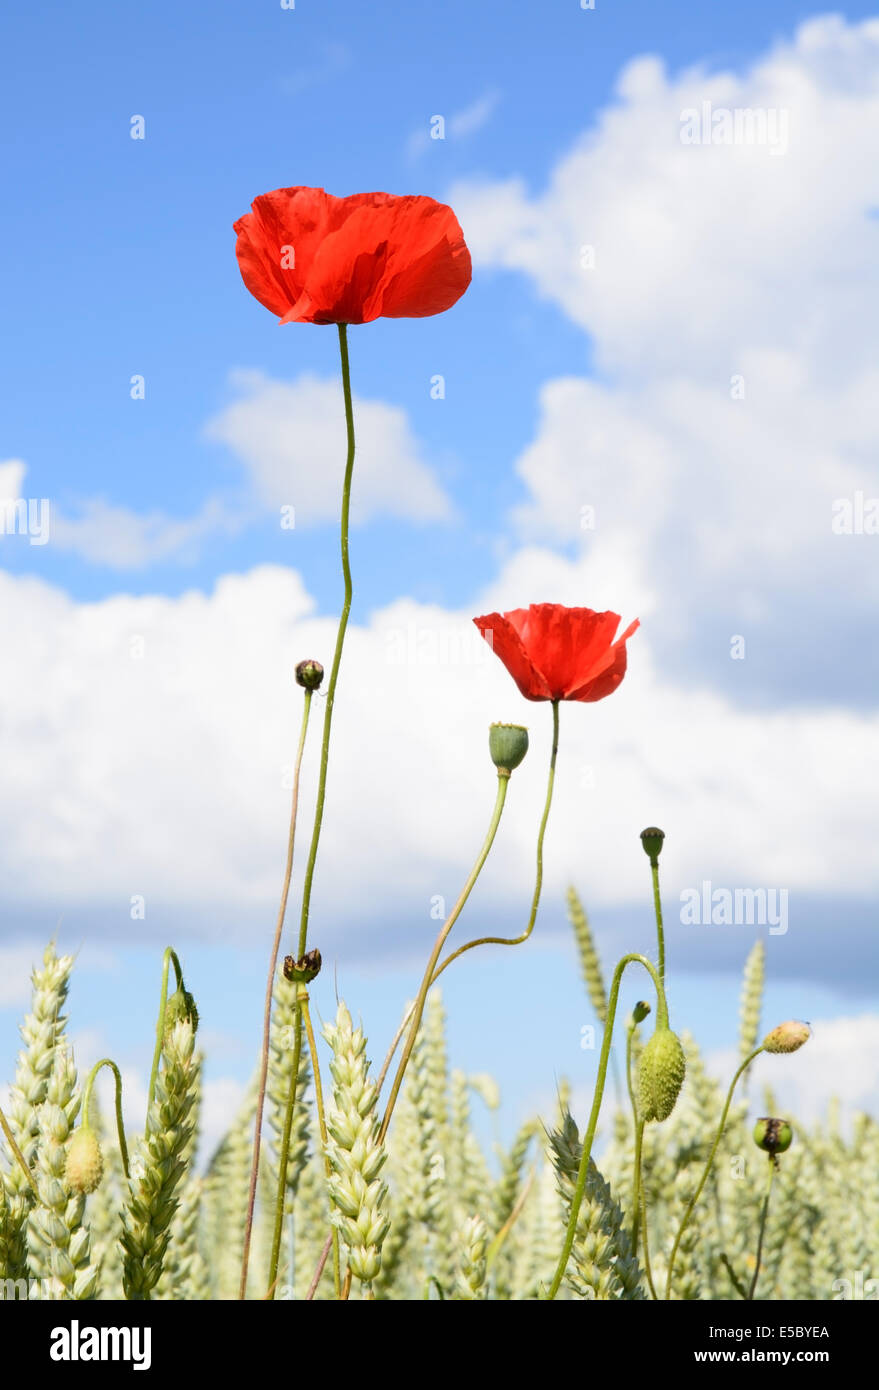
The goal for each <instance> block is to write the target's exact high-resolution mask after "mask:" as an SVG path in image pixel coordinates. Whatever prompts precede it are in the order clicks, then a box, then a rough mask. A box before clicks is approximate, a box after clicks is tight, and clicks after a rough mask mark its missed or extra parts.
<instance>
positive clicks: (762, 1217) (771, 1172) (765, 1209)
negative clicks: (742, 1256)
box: [748, 1154, 778, 1300]
mask: <svg viewBox="0 0 879 1390" xmlns="http://www.w3.org/2000/svg"><path fill="white" fill-rule="evenodd" d="M777 1166H778V1163H777V1160H776V1158H775V1155H774V1154H770V1157H769V1182H768V1184H767V1187H766V1196H765V1197H764V1199H763V1210H762V1212H761V1213H760V1234H759V1236H758V1238H757V1263H756V1265H755V1266H754V1276H753V1278H752V1279H751V1286H750V1288H749V1289H748V1298H749V1300H751V1299H753V1297H754V1292H755V1290H756V1288H757V1280H758V1278H759V1277H760V1261H761V1260H762V1259H763V1237H764V1236H765V1234H766V1217H767V1215H768V1214H769V1198H770V1197H771V1196H772V1180H773V1178H774V1177H775V1170H776V1168H777Z"/></svg>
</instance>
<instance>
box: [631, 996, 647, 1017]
mask: <svg viewBox="0 0 879 1390" xmlns="http://www.w3.org/2000/svg"><path fill="white" fill-rule="evenodd" d="M649 1012H650V1005H649V1004H648V1003H647V1000H646V999H639V1000H638V1002H637V1004H636V1005H635V1007H634V1009H633V1010H632V1022H633V1023H643V1022H644V1020H645V1018H646V1017H647V1015H648V1014H649Z"/></svg>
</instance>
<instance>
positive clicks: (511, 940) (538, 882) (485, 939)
mask: <svg viewBox="0 0 879 1390" xmlns="http://www.w3.org/2000/svg"><path fill="white" fill-rule="evenodd" d="M558 752H559V702H558V700H553V702H552V753H551V754H550V759H549V780H548V782H547V787H546V801H545V802H544V806H543V816H542V817H541V821H540V829H539V831H538V832H537V875H536V878H535V882H534V896H533V897H532V899H531V913H530V915H529V917H528V925H527V927H526V928H525V930H524V931H523V932H522V934H521V935H520V936H480V937H479V938H478V940H476V941H468V942H467V943H466V944H465V945H464V946H459V947H458V949H457V951H453V952H452V954H451V955H450V956H447V957H446V959H445V960H444V961H443V963H442V965H441V966H440V967H439V969H438V970H437V971H435V973H434V976H433V979H432V980H431V984H434V983H435V982H436V981H437V980H438V979H439V977H440V975H441V974H442V973H443V971H444V970H445V969H446V967H447V966H449V965H451V963H452V961H453V960H457V958H458V956H462V955H463V954H464V952H465V951H472V950H473V948H474V946H520V945H521V944H522V942H523V941H527V940H528V938H529V936H530V935H531V933H532V932H533V930H534V924H535V922H536V921H537V909H538V907H539V906H540V895H541V892H542V891H543V841H544V838H545V836H546V824H547V821H548V820H549V811H550V807H551V806H552V792H553V787H554V786H555V765H556V761H557V759H558Z"/></svg>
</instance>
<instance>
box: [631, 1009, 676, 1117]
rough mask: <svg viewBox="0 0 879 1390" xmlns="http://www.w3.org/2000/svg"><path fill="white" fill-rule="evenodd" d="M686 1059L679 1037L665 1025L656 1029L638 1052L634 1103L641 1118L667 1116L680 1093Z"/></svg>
mask: <svg viewBox="0 0 879 1390" xmlns="http://www.w3.org/2000/svg"><path fill="white" fill-rule="evenodd" d="M686 1070H687V1063H686V1059H685V1057H684V1049H683V1048H682V1047H681V1042H680V1039H679V1038H678V1036H677V1034H676V1033H673V1032H672V1031H671V1029H670V1028H668V1027H661V1026H659V1025H657V1028H656V1032H655V1033H654V1034H653V1037H652V1038H650V1040H649V1042H647V1044H646V1045H645V1047H644V1051H643V1052H642V1053H641V1063H640V1066H639V1068H638V1106H639V1109H640V1112H641V1119H642V1120H660V1121H661V1120H667V1119H668V1117H669V1115H670V1114H671V1112H672V1111H673V1110H674V1108H675V1102H676V1100H677V1098H678V1096H679V1095H680V1093H681V1087H682V1086H683V1084H684V1076H685V1074H686Z"/></svg>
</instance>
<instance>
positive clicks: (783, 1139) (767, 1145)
mask: <svg viewBox="0 0 879 1390" xmlns="http://www.w3.org/2000/svg"><path fill="white" fill-rule="evenodd" d="M793 1137H794V1132H793V1130H792V1129H791V1127H790V1125H789V1124H788V1122H787V1120H776V1119H770V1118H769V1117H768V1116H766V1115H764V1116H763V1118H762V1119H760V1120H758V1121H757V1123H756V1124H755V1126H754V1143H755V1144H756V1145H757V1148H758V1149H763V1150H764V1152H765V1153H768V1154H772V1155H773V1156H774V1155H775V1154H783V1153H784V1152H785V1151H786V1150H787V1149H789V1148H790V1146H791V1144H792V1143H793Z"/></svg>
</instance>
